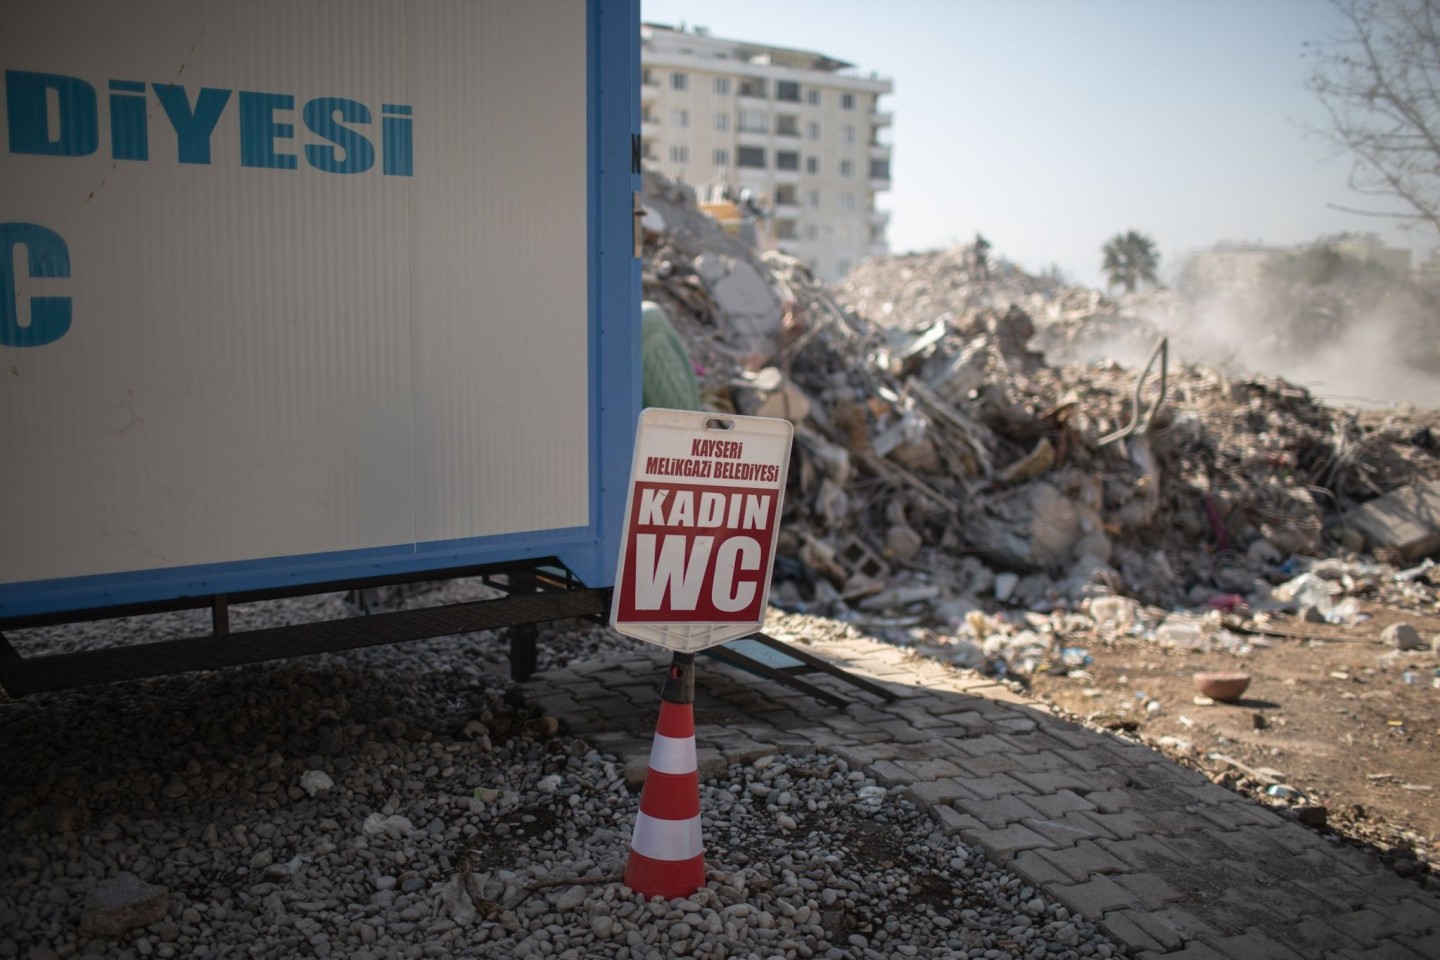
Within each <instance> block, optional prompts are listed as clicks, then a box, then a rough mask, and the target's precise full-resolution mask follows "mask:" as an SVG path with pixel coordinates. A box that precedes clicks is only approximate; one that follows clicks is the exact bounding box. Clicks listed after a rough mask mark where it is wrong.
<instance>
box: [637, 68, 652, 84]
mask: <svg viewBox="0 0 1440 960" xmlns="http://www.w3.org/2000/svg"><path fill="white" fill-rule="evenodd" d="M640 85H641V86H643V87H653V86H655V71H653V70H651V69H650V68H649V67H642V68H640Z"/></svg>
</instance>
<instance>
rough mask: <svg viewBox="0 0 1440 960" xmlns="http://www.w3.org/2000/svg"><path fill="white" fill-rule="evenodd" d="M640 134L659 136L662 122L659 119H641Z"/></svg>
mask: <svg viewBox="0 0 1440 960" xmlns="http://www.w3.org/2000/svg"><path fill="white" fill-rule="evenodd" d="M640 136H642V137H658V136H660V123H659V121H657V120H641V121H640Z"/></svg>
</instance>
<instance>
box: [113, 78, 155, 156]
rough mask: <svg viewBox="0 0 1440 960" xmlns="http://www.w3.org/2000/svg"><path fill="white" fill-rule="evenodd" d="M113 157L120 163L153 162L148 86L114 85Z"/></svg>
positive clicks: (133, 82) (116, 82)
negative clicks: (146, 105)
mask: <svg viewBox="0 0 1440 960" xmlns="http://www.w3.org/2000/svg"><path fill="white" fill-rule="evenodd" d="M110 154H111V156H113V157H114V158H115V159H116V160H149V159H150V128H149V127H148V126H146V120H145V84H143V83H140V82H139V81H136V80H111V81H110Z"/></svg>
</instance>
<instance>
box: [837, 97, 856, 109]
mask: <svg viewBox="0 0 1440 960" xmlns="http://www.w3.org/2000/svg"><path fill="white" fill-rule="evenodd" d="M840 109H841V110H854V109H855V94H853V93H842V94H840Z"/></svg>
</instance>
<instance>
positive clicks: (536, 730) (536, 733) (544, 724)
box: [520, 717, 560, 740]
mask: <svg viewBox="0 0 1440 960" xmlns="http://www.w3.org/2000/svg"><path fill="white" fill-rule="evenodd" d="M559 732H560V721H559V720H557V719H555V718H554V717H536V718H535V719H533V720H526V721H525V723H524V724H522V725H521V727H520V734H521V736H525V737H529V738H530V739H531V740H548V739H550V738H551V737H553V736H555V735H556V734H557V733H559Z"/></svg>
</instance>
